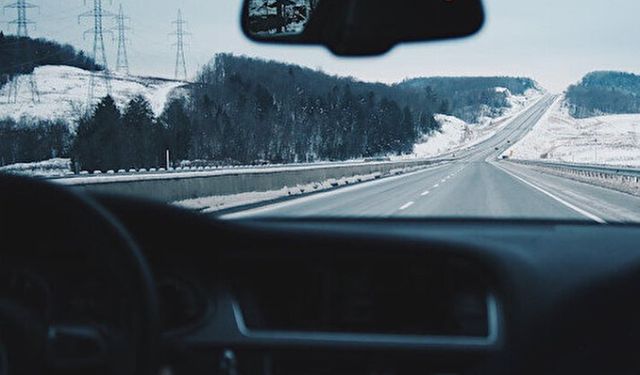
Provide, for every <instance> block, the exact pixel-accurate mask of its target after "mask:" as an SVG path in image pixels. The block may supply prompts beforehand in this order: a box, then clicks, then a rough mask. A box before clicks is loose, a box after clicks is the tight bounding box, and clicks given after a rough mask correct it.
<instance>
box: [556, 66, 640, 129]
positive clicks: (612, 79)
mask: <svg viewBox="0 0 640 375" xmlns="http://www.w3.org/2000/svg"><path fill="white" fill-rule="evenodd" d="M565 97H566V103H567V104H568V108H569V113H570V114H571V115H572V116H573V117H575V118H585V117H591V116H600V115H606V114H618V113H640V76H639V75H635V74H631V73H623V72H592V73H589V74H587V75H586V76H585V77H584V78H582V80H581V81H580V82H579V83H578V84H576V85H571V86H569V88H568V89H567V92H566V94H565Z"/></svg>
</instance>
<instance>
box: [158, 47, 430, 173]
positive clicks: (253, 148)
mask: <svg viewBox="0 0 640 375" xmlns="http://www.w3.org/2000/svg"><path fill="white" fill-rule="evenodd" d="M440 106H441V101H440V100H439V99H438V98H437V97H435V96H428V95H427V93H425V92H422V93H418V92H416V91H414V90H406V89H402V88H399V87H392V86H388V85H384V84H377V83H365V82H360V81H357V80H355V79H352V78H340V77H334V76H329V75H327V74H324V73H322V72H318V71H315V70H311V69H307V68H302V67H299V66H295V65H289V64H283V63H278V62H272V61H264V60H259V59H253V58H247V57H237V56H232V55H228V54H220V55H217V56H216V58H215V59H214V60H213V61H212V62H211V63H210V64H209V65H207V66H206V67H205V68H204V69H203V70H202V71H201V73H200V75H199V77H198V79H197V83H196V84H195V85H193V86H192V87H191V89H190V94H189V95H188V97H187V98H184V97H182V98H176V99H175V100H173V101H172V102H170V103H169V105H168V107H167V110H166V111H165V114H164V116H163V121H164V124H165V126H166V127H167V128H170V129H174V130H173V131H174V132H176V133H179V134H180V137H181V139H182V141H181V142H179V143H180V145H179V146H178V147H177V149H178V150H180V151H179V152H178V153H177V155H178V156H179V157H181V158H185V159H207V160H235V161H239V162H243V163H252V162H256V161H270V162H312V161H317V160H345V159H350V158H359V157H366V156H374V155H382V154H403V153H410V152H411V151H412V149H413V145H414V144H415V143H416V141H417V140H418V138H419V137H420V136H422V135H424V134H428V133H430V132H432V131H435V130H437V129H438V123H437V122H436V121H435V120H434V117H433V114H434V113H435V112H436V111H437V109H438V108H439V107H440Z"/></svg>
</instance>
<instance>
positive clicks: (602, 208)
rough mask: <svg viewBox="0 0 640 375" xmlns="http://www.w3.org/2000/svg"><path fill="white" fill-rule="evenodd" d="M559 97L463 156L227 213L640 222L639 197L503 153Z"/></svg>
mask: <svg viewBox="0 0 640 375" xmlns="http://www.w3.org/2000/svg"><path fill="white" fill-rule="evenodd" d="M556 99H557V97H556V96H552V95H549V96H546V97H544V98H542V99H541V100H540V101H538V102H537V103H535V104H533V105H532V106H531V107H529V108H528V109H527V110H525V111H523V112H522V113H520V114H519V115H517V116H515V117H514V118H513V119H512V120H511V121H510V122H509V123H508V124H507V125H505V126H504V127H503V128H502V129H501V130H500V131H498V132H497V133H496V134H495V135H494V136H493V137H491V138H489V139H488V140H486V141H484V142H482V143H480V144H477V145H476V146H473V147H471V148H469V149H467V150H465V151H462V152H457V153H456V157H457V158H458V159H457V160H456V161H454V162H448V163H445V164H440V165H437V166H433V167H429V168H427V169H423V170H420V171H417V172H413V173H409V174H405V175H400V176H395V177H390V178H386V179H382V180H376V181H373V182H368V183H363V184H359V185H354V186H349V187H345V188H341V189H338V190H334V191H329V192H325V193H318V194H314V195H310V196H307V197H303V198H299V199H294V200H290V201H286V202H281V203H277V204H272V205H268V206H264V207H260V208H255V209H251V210H247V211H242V212H237V213H234V214H229V215H226V216H223V217H224V218H230V219H233V218H251V217H307V216H319V217H421V218H423V217H430V218H434V217H435V218H499V219H514V218H517V219H559V220H587V221H595V222H600V223H607V222H624V221H635V222H638V221H640V198H638V197H634V196H631V195H629V194H625V193H621V192H617V191H613V190H609V189H605V188H601V187H597V186H593V185H589V184H586V183H582V182H577V181H573V180H570V179H566V178H561V177H557V176H552V175H548V174H543V173H540V172H537V171H535V170H533V169H531V168H530V167H526V166H523V165H518V164H514V163H510V162H508V161H502V160H499V156H500V155H501V154H502V152H504V150H506V149H507V148H509V147H510V146H511V145H513V144H514V143H515V142H517V141H518V140H520V139H521V138H522V137H523V136H524V135H526V134H527V133H528V132H529V131H530V130H531V128H532V127H533V126H534V125H535V124H536V123H537V122H538V121H539V120H540V118H541V117H542V116H543V115H544V114H545V112H546V111H547V110H548V109H549V107H550V106H551V104H553V102H554V101H555V100H556Z"/></svg>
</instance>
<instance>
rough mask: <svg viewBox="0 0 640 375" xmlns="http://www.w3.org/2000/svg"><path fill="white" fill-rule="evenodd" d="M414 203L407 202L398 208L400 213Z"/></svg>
mask: <svg viewBox="0 0 640 375" xmlns="http://www.w3.org/2000/svg"><path fill="white" fill-rule="evenodd" d="M414 203H415V202H407V203H405V204H404V206H402V207H400V211H404V210H406V209H407V208H409V207H411V206H413V204H414Z"/></svg>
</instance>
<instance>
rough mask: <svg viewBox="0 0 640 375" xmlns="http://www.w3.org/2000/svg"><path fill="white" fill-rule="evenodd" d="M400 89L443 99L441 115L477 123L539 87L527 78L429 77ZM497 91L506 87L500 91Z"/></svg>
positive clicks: (405, 82) (411, 80) (404, 83)
mask: <svg viewBox="0 0 640 375" xmlns="http://www.w3.org/2000/svg"><path fill="white" fill-rule="evenodd" d="M398 86H399V87H403V88H406V89H414V90H418V91H423V92H424V94H425V95H427V96H433V97H438V98H443V100H442V103H441V105H440V107H439V111H438V112H439V113H442V114H447V115H452V116H456V117H458V118H460V119H462V120H464V121H466V122H468V123H475V122H477V121H478V120H479V118H480V117H481V116H489V117H498V116H501V115H502V114H503V112H504V110H506V109H508V108H509V107H510V103H509V101H508V98H509V93H510V94H512V95H523V94H524V93H525V92H526V91H527V90H530V89H536V88H537V84H536V82H535V81H534V80H532V79H530V78H523V77H427V78H413V79H409V80H406V81H404V82H402V83H399V84H398ZM497 88H504V89H507V90H508V92H507V91H504V90H498V89H497Z"/></svg>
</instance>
